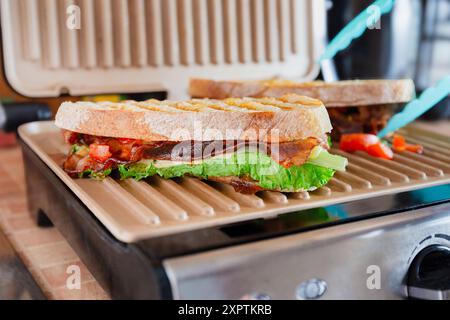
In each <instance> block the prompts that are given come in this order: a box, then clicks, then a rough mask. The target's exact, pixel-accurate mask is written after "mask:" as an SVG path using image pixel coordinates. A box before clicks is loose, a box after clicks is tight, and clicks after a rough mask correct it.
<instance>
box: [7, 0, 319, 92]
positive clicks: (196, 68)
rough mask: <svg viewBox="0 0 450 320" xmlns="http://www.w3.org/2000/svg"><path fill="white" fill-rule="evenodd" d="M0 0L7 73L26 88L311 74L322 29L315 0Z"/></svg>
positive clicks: (172, 87) (165, 86)
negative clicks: (194, 78)
mask: <svg viewBox="0 0 450 320" xmlns="http://www.w3.org/2000/svg"><path fill="white" fill-rule="evenodd" d="M0 1H1V27H2V31H3V49H4V65H5V70H6V77H7V79H8V81H9V83H10V84H11V85H12V87H13V88H14V89H15V90H16V91H18V92H19V93H21V94H22V95H24V96H29V97H56V96H59V95H60V94H61V93H69V94H71V95H75V96H76V95H92V94H104V93H131V92H150V91H157V90H167V91H168V92H169V95H170V97H171V98H182V97H184V96H186V95H187V86H188V81H189V78H190V77H205V78H214V79H243V80H246V79H248V80H250V79H268V78H273V77H283V78H288V79H296V80H305V81H306V80H312V79H314V78H315V77H316V76H317V75H318V72H319V67H318V65H317V64H316V63H315V62H316V61H317V58H318V57H319V54H320V53H321V50H322V46H323V43H324V38H325V14H326V12H325V4H324V0H185V1H177V0H148V1H145V0H118V1H111V0H102V1H91V0H80V1H77V2H76V3H77V5H74V1H73V0H46V1H40V0H19V1H18V0H0Z"/></svg>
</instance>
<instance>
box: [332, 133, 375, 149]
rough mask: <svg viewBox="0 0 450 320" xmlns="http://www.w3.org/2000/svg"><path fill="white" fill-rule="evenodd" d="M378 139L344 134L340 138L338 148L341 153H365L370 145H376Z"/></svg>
mask: <svg viewBox="0 0 450 320" xmlns="http://www.w3.org/2000/svg"><path fill="white" fill-rule="evenodd" d="M379 142H380V139H379V138H378V137H377V136H375V135H373V134H364V133H352V134H344V135H342V137H341V141H340V144H339V148H340V149H341V150H342V151H347V152H354V151H367V148H368V147H369V146H371V145H374V144H377V143H379Z"/></svg>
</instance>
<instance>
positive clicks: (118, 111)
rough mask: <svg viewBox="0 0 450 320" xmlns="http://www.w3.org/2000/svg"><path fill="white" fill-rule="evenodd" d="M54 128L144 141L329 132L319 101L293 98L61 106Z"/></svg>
mask: <svg viewBox="0 0 450 320" xmlns="http://www.w3.org/2000/svg"><path fill="white" fill-rule="evenodd" d="M56 125H57V126H58V127H60V128H63V129H66V130H70V131H74V132H79V133H85V134H90V135H96V136H105V137H116V138H130V139H142V140H146V141H185V140H200V141H212V140H260V141H266V142H270V141H279V142H285V141H294V140H300V139H306V138H309V137H318V138H321V139H323V138H324V136H325V135H326V134H327V133H329V132H331V129H332V126H331V123H330V118H329V116H328V113H327V111H326V109H325V107H324V105H323V104H322V102H320V101H319V100H316V99H311V98H308V97H304V96H298V95H285V96H281V97H280V98H278V99H275V98H261V99H255V98H243V99H226V100H208V99H202V100H199V99H193V100H188V101H158V100H148V101H143V102H136V101H124V102H120V103H112V102H99V103H92V102H75V103H73V102H65V103H63V104H62V105H61V107H60V108H59V110H58V113H57V115H56Z"/></svg>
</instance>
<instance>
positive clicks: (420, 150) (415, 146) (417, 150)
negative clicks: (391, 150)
mask: <svg viewBox="0 0 450 320" xmlns="http://www.w3.org/2000/svg"><path fill="white" fill-rule="evenodd" d="M405 149H406V150H407V151H410V152H414V153H420V154H422V153H423V146H421V145H420V144H407V145H406V147H405Z"/></svg>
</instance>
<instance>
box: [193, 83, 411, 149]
mask: <svg viewBox="0 0 450 320" xmlns="http://www.w3.org/2000/svg"><path fill="white" fill-rule="evenodd" d="M189 93H190V95H191V96H192V97H195V98H213V99H225V98H228V97H237V98H239V97H255V98H258V97H275V98H276V97H280V96H283V95H285V94H290V93H295V94H300V95H305V96H309V97H312V98H315V99H319V100H321V101H322V102H323V103H324V104H325V106H326V107H327V109H328V113H329V115H330V118H331V123H332V125H333V128H334V130H333V138H334V139H336V140H339V137H340V135H341V134H345V133H357V132H365V133H374V134H376V133H378V131H380V130H381V129H383V128H384V127H385V126H386V124H387V121H389V119H390V118H391V116H392V115H393V114H394V113H395V112H396V111H397V110H398V109H399V107H401V104H404V103H407V102H409V101H411V100H412V99H413V98H414V97H415V88H414V82H413V81H412V80H351V81H338V82H331V83H326V82H322V81H314V82H305V83H301V82H294V81H289V80H267V81H215V80H209V79H192V80H191V81H190V85H189Z"/></svg>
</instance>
